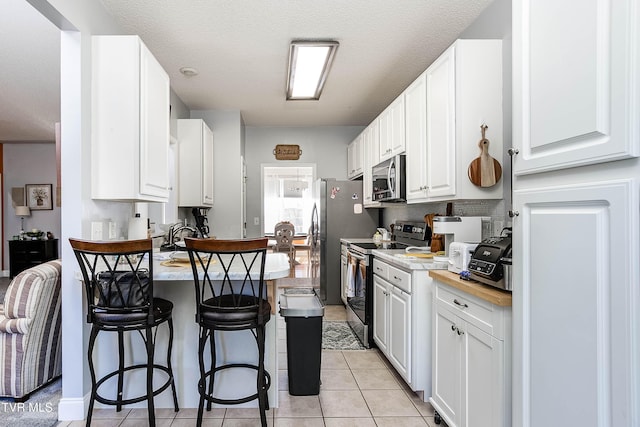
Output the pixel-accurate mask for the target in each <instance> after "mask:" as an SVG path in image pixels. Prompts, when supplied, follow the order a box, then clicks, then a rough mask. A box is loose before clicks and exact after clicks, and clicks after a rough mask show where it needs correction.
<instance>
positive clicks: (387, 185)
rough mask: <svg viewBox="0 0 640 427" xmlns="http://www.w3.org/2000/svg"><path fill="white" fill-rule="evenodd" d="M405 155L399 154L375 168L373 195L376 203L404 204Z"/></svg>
mask: <svg viewBox="0 0 640 427" xmlns="http://www.w3.org/2000/svg"><path fill="white" fill-rule="evenodd" d="M405 164H406V160H405V155H404V154H398V155H396V156H393V157H391V158H390V159H387V160H385V161H383V162H381V163H379V164H377V165H375V166H374V167H373V171H372V172H373V173H372V179H373V194H372V198H373V200H374V201H376V202H404V201H406V190H405Z"/></svg>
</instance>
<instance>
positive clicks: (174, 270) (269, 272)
mask: <svg viewBox="0 0 640 427" xmlns="http://www.w3.org/2000/svg"><path fill="white" fill-rule="evenodd" d="M170 254H171V252H159V253H154V254H153V258H154V264H153V279H154V280H193V272H192V271H191V264H189V263H182V262H181V263H176V266H173V265H171V266H165V265H162V264H161V263H162V261H165V260H167V259H169V257H170ZM289 268H290V266H289V258H288V256H287V254H286V253H268V254H267V259H266V260H265V264H264V278H265V280H274V279H280V278H282V277H287V276H288V275H289ZM222 274H223V272H222V269H221V268H220V264H219V263H216V264H213V265H212V266H211V267H210V270H209V275H210V276H211V278H212V279H214V280H215V279H216V278H218V276H219V277H220V278H222ZM234 275H236V276H237V277H234ZM229 277H230V278H231V280H241V279H243V278H244V273H243V272H241V271H237V272H234V271H230V272H229Z"/></svg>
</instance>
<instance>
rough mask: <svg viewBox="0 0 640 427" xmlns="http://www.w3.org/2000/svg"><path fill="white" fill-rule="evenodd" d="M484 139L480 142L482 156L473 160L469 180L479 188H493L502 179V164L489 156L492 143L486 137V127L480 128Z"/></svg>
mask: <svg viewBox="0 0 640 427" xmlns="http://www.w3.org/2000/svg"><path fill="white" fill-rule="evenodd" d="M480 129H481V130H482V139H481V140H480V141H478V147H479V148H480V156H479V157H476V158H475V159H473V161H472V162H471V164H470V165H469V168H468V174H469V180H470V181H471V182H472V183H473V184H474V185H477V186H478V187H491V186H493V185H496V183H497V182H498V181H500V178H501V177H502V166H501V165H500V162H499V161H498V160H496V159H494V158H493V157H491V154H489V146H490V142H489V140H488V139H487V138H486V137H485V132H486V130H487V126H486V125H482V126H480Z"/></svg>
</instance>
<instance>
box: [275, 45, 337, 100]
mask: <svg viewBox="0 0 640 427" xmlns="http://www.w3.org/2000/svg"><path fill="white" fill-rule="evenodd" d="M336 49H338V42H335V41H293V42H291V46H290V48H289V76H288V79H287V100H300V99H304V100H313V99H315V100H317V99H320V94H321V93H322V88H323V87H324V83H325V81H326V79H327V74H328V73H329V69H330V68H331V63H332V62H333V58H334V56H335V54H336Z"/></svg>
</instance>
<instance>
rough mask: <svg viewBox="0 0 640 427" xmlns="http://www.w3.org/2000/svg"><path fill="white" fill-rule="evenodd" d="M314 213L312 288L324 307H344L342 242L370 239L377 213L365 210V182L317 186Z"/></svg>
mask: <svg viewBox="0 0 640 427" xmlns="http://www.w3.org/2000/svg"><path fill="white" fill-rule="evenodd" d="M313 190H314V193H313V197H314V201H315V203H314V207H313V209H312V213H311V227H310V233H311V239H310V252H311V259H312V260H314V261H313V262H312V267H311V284H312V286H313V287H314V288H316V289H317V293H318V295H319V296H320V299H321V300H322V302H323V303H324V304H325V305H329V304H342V298H341V296H340V269H339V268H338V266H339V265H340V238H341V237H344V236H350V237H368V238H370V237H371V236H372V235H373V233H374V232H375V230H376V228H377V227H378V226H379V219H380V212H379V210H378V209H364V208H363V206H362V202H363V197H362V181H338V180H335V179H332V178H322V179H318V180H316V182H315V183H314V189H313Z"/></svg>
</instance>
